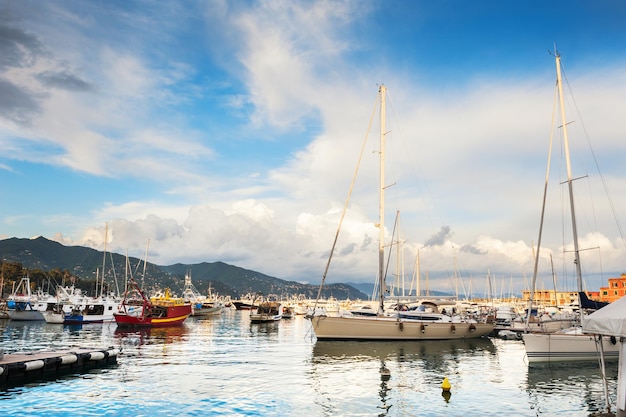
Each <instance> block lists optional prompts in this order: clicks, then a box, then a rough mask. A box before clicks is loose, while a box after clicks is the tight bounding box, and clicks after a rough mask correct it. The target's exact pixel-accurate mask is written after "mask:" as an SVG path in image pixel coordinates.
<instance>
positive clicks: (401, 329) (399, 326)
mask: <svg viewBox="0 0 626 417" xmlns="http://www.w3.org/2000/svg"><path fill="white" fill-rule="evenodd" d="M398 328H399V329H400V331H403V330H404V323H402V322H399V323H398Z"/></svg>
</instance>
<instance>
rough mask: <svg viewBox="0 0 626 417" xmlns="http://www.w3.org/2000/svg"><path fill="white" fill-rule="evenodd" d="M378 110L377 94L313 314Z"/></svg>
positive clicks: (314, 310)
mask: <svg viewBox="0 0 626 417" xmlns="http://www.w3.org/2000/svg"><path fill="white" fill-rule="evenodd" d="M377 108H378V94H377V98H376V101H375V102H374V109H373V110H372V115H371V116H370V121H369V124H368V125H367V131H366V132H365V138H364V139H363V144H362V145H361V152H360V153H359V158H358V160H357V163H356V167H355V168H354V175H353V176H352V182H351V183H350V189H349V190H348V195H347V196H346V201H345V203H344V205H343V211H342V212H341V218H340V220H339V224H338V225H337V231H336V233H335V238H334V240H333V245H332V247H331V249H330V254H329V255H328V261H327V262H326V267H325V268H324V274H323V275H322V282H321V283H320V287H319V289H318V291H317V297H316V299H315V304H314V305H313V314H315V312H316V309H317V302H318V300H319V299H320V296H321V294H322V287H323V286H324V283H325V282H326V275H327V274H328V269H329V268H330V261H331V260H332V258H333V254H334V253H335V247H336V246H337V240H338V239H339V232H340V231H341V226H342V224H343V220H344V218H345V216H346V211H347V210H348V204H349V203H350V197H351V196H352V191H353V190H354V184H355V182H356V178H357V174H358V172H359V167H360V166H361V160H362V159H363V153H364V151H365V144H366V143H367V139H368V137H369V134H370V131H371V128H372V123H373V120H374V117H375V115H376V109H377Z"/></svg>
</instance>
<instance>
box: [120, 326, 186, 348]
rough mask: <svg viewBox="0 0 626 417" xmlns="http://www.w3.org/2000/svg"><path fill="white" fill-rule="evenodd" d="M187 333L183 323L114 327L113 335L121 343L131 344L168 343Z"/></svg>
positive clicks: (181, 337)
mask: <svg viewBox="0 0 626 417" xmlns="http://www.w3.org/2000/svg"><path fill="white" fill-rule="evenodd" d="M187 333H188V328H187V326H185V325H182V326H171V327H152V328H150V327H148V328H137V329H126V328H123V329H121V328H116V329H115V331H114V333H113V334H114V336H115V338H116V339H117V340H119V342H120V343H121V344H129V345H133V346H143V345H154V344H169V343H176V342H180V341H183V340H184V339H185V335H186V334H187Z"/></svg>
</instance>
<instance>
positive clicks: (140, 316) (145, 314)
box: [113, 279, 191, 327]
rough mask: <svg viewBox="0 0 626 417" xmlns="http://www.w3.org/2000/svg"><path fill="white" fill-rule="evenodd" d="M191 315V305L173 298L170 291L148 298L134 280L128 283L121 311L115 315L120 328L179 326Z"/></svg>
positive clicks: (180, 299) (178, 298)
mask: <svg viewBox="0 0 626 417" xmlns="http://www.w3.org/2000/svg"><path fill="white" fill-rule="evenodd" d="M190 315H191V304H189V303H185V301H184V300H183V299H182V298H180V297H172V296H171V294H170V291H169V289H168V290H166V291H165V293H164V294H162V295H159V296H154V297H150V298H148V297H147V296H146V295H145V294H144V292H143V291H142V290H141V288H140V287H139V285H138V284H137V282H136V281H135V280H134V279H131V280H130V281H129V283H128V290H127V291H126V292H125V293H124V299H123V300H122V303H121V304H120V307H119V311H118V312H116V313H114V314H113V316H114V318H115V322H116V323H117V325H118V327H165V326H178V325H181V324H183V322H184V321H185V320H186V319H187V317H189V316H190Z"/></svg>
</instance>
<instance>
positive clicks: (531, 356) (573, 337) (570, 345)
mask: <svg viewBox="0 0 626 417" xmlns="http://www.w3.org/2000/svg"><path fill="white" fill-rule="evenodd" d="M522 339H523V340H524V345H525V348H526V356H527V357H528V362H529V363H534V362H568V361H569V362H574V361H589V360H595V361H597V360H598V358H599V357H600V350H599V349H600V346H599V345H597V344H596V341H595V339H594V336H593V335H590V334H581V333H524V334H523V335H522ZM602 351H603V355H604V359H605V360H616V359H618V358H619V345H618V344H617V343H615V344H614V343H611V341H610V340H609V339H604V340H603V342H602Z"/></svg>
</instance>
